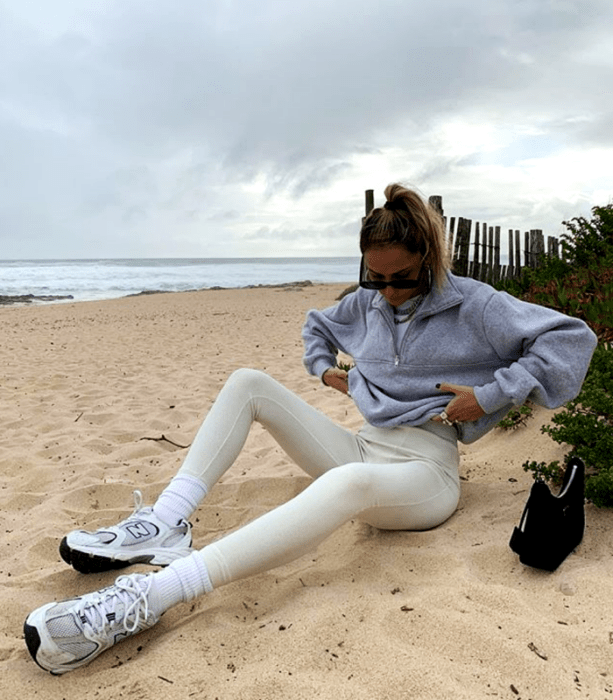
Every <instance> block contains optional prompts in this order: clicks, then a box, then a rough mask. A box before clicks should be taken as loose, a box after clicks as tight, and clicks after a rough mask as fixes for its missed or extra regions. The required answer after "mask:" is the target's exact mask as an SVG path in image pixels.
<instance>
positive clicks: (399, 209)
mask: <svg viewBox="0 0 613 700" xmlns="http://www.w3.org/2000/svg"><path fill="white" fill-rule="evenodd" d="M385 198H386V200H387V201H386V202H385V204H384V205H383V206H382V207H378V208H376V209H373V210H372V211H371V212H370V214H369V215H368V216H367V217H366V219H365V220H364V223H363V224H362V230H361V232H360V250H361V251H362V254H364V253H365V252H366V251H367V250H368V249H369V248H385V247H387V246H390V245H401V246H403V247H404V248H406V249H407V250H408V251H409V253H420V254H421V255H422V256H423V259H424V265H425V266H426V267H427V268H430V269H431V270H432V276H433V278H434V281H435V283H436V285H437V286H438V287H439V288H440V287H442V286H443V285H444V283H445V280H446V274H447V270H448V269H449V253H448V250H447V245H446V242H445V228H444V225H443V220H442V218H441V216H440V215H439V214H438V212H437V211H435V210H434V209H433V208H432V207H431V206H430V204H429V203H428V202H425V201H424V200H423V199H422V198H421V197H420V195H418V194H417V192H414V191H413V190H409V189H407V188H406V187H403V186H402V185H399V184H393V185H388V186H387V187H386V188H385Z"/></svg>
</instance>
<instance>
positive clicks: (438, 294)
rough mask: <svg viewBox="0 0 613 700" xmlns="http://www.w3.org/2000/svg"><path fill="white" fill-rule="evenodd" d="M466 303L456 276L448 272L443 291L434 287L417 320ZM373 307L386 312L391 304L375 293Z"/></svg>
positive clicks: (418, 312)
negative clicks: (456, 281)
mask: <svg viewBox="0 0 613 700" xmlns="http://www.w3.org/2000/svg"><path fill="white" fill-rule="evenodd" d="M463 301H464V295H463V294H462V292H461V291H460V290H459V289H458V286H457V284H456V283H455V279H454V275H453V274H452V273H450V272H447V279H446V280H445V284H444V286H443V288H442V289H439V288H438V287H437V286H436V285H433V286H432V289H431V290H430V291H429V292H428V293H427V294H426V296H425V298H424V300H423V301H422V303H421V304H420V306H419V309H418V310H417V313H416V314H415V319H414V320H417V319H420V318H426V317H427V316H433V315H434V314H438V313H440V312H441V311H446V310H447V309H450V308H451V307H453V306H457V305H458V304H461V303H462V302H463ZM372 305H373V306H374V307H376V308H378V309H380V310H381V311H384V310H385V309H386V307H388V308H389V304H388V303H387V302H386V301H385V299H384V298H383V297H382V296H381V294H379V292H375V294H374V296H373V301H372Z"/></svg>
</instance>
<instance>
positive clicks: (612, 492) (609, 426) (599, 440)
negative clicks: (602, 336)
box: [523, 344, 613, 508]
mask: <svg viewBox="0 0 613 700" xmlns="http://www.w3.org/2000/svg"><path fill="white" fill-rule="evenodd" d="M551 420H552V423H553V424H554V425H544V426H543V427H542V428H541V430H542V432H543V433H547V434H548V435H549V436H550V437H551V438H552V440H554V441H555V442H558V443H561V444H567V445H569V446H570V448H571V449H570V452H569V453H568V454H567V455H566V458H565V464H566V463H568V460H569V459H570V457H571V455H576V456H577V457H580V458H581V459H582V460H583V461H584V462H585V465H586V468H587V474H586V481H585V496H586V498H587V499H588V500H589V501H591V502H592V503H594V505H596V506H598V507H608V508H610V507H613V347H611V346H610V345H607V344H602V345H599V346H598V347H597V348H596V351H595V352H594V357H593V359H592V363H591V365H590V369H589V371H588V374H587V377H586V379H585V382H584V384H583V387H582V389H581V392H580V393H579V395H578V396H577V398H576V399H574V400H573V401H570V402H569V403H567V404H566V406H565V407H564V408H563V409H562V411H560V412H559V413H556V414H555V415H554V416H553V417H552V419H551ZM565 464H564V465H560V464H559V463H558V462H551V463H549V464H545V463H544V462H538V463H537V462H526V463H524V465H523V466H524V469H525V470H526V471H531V472H533V473H534V475H535V477H540V478H543V479H544V480H545V481H551V482H553V483H559V482H561V480H562V476H563V474H564V468H565Z"/></svg>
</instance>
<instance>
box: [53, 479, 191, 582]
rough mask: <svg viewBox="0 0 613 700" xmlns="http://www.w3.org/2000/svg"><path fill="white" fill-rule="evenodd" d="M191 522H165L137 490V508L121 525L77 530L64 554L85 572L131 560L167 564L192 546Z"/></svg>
mask: <svg viewBox="0 0 613 700" xmlns="http://www.w3.org/2000/svg"><path fill="white" fill-rule="evenodd" d="M191 544H192V536H191V525H190V523H188V522H187V521H185V520H181V521H180V522H179V523H178V524H177V525H174V526H170V525H166V523H163V522H162V521H161V520H160V519H159V518H158V517H157V516H156V515H155V513H154V512H153V508H151V507H148V506H147V507H143V497H142V494H141V492H140V491H135V492H134V512H133V513H132V515H130V517H129V518H126V519H125V520H122V521H121V522H120V523H118V524H117V525H112V526H110V527H103V528H100V529H99V530H96V531H95V532H87V531H85V530H73V532H70V533H68V535H66V537H64V539H63V540H62V542H61V544H60V556H61V557H62V559H63V560H64V561H65V562H66V563H67V564H70V565H71V566H72V567H73V568H74V569H76V570H77V571H79V572H81V573H82V574H90V573H98V572H100V571H110V570H112V569H122V568H123V567H125V566H130V565H131V564H152V565H154V566H166V565H167V564H170V562H172V561H174V560H175V559H180V558H181V557H186V556H187V555H188V554H190V553H191V551H192V548H191Z"/></svg>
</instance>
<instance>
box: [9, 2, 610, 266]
mask: <svg viewBox="0 0 613 700" xmlns="http://www.w3.org/2000/svg"><path fill="white" fill-rule="evenodd" d="M611 26H613V3H611V2H610V0H431V1H430V2H429V3H423V2H416V1H415V0H378V2H373V1H372V0H371V2H361V1H360V0H336V1H335V0H326V1H324V0H291V2H288V1H287V0H206V1H205V0H200V1H196V0H146V1H144V0H107V1H104V0H72V1H70V0H53V2H50V1H49V0H5V1H4V2H2V0H0V65H1V66H2V68H1V70H0V144H1V151H0V156H1V157H0V183H1V184H2V187H1V189H0V257H1V258H4V259H7V258H8V259H10V258H54V257H55V258H80V257H129V256H132V257H146V256H159V257H170V256H175V257H214V256H224V257H235V256H266V255H355V254H356V251H357V233H358V226H359V219H360V217H361V216H362V214H363V207H364V190H365V189H375V192H376V196H377V201H378V202H379V203H381V201H382V191H383V189H384V187H385V186H386V185H387V184H388V183H389V182H395V181H401V182H404V183H406V184H409V185H412V186H415V187H417V188H418V189H419V190H420V191H421V192H422V193H423V194H425V195H426V196H427V195H431V194H440V195H443V198H444V205H445V211H446V213H447V214H448V215H449V216H467V217H470V218H473V219H474V220H480V221H484V220H487V222H488V223H490V224H492V225H494V224H497V225H501V226H502V227H503V230H506V228H520V229H522V230H525V229H527V228H542V229H544V230H545V232H546V233H547V234H550V235H558V234H560V233H561V232H562V231H563V230H564V228H563V226H562V225H561V222H562V221H563V220H564V219H568V218H570V217H573V216H577V215H580V214H583V215H586V214H589V211H590V208H591V207H592V206H594V205H596V204H600V205H603V204H607V203H609V202H610V201H611V200H612V198H613V169H612V168H611V162H613V128H612V127H611V124H613V114H612V112H613V98H611V90H610V86H611V85H612V84H613V40H612V39H611Z"/></svg>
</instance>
